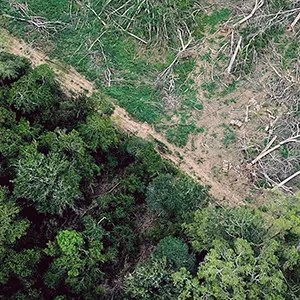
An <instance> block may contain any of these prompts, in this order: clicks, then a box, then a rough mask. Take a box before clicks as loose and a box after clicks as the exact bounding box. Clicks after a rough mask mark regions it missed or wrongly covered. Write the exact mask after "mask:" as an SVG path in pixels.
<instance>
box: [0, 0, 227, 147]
mask: <svg viewBox="0 0 300 300" xmlns="http://www.w3.org/2000/svg"><path fill="white" fill-rule="evenodd" d="M18 2H20V3H25V0H24V1H23V0H19V1H18ZM195 2H196V1H193V0H179V1H153V3H152V7H151V9H152V12H151V13H152V14H151V18H149V12H148V11H147V9H145V7H142V8H141V10H140V11H139V12H138V15H135V14H136V12H137V10H135V8H134V7H133V8H131V9H130V10H128V11H126V9H125V8H124V11H123V12H125V11H126V13H127V14H128V17H134V18H132V20H133V21H132V23H130V24H129V23H128V22H129V21H128V20H129V19H130V18H128V19H126V18H122V19H121V18H120V17H119V16H117V14H116V15H111V16H110V18H109V19H108V18H107V13H108V12H112V11H114V10H115V9H116V8H119V7H120V2H119V1H111V2H107V6H103V5H104V2H103V1H96V0H91V1H90V5H91V7H92V8H93V9H94V10H95V11H96V12H97V14H98V17H96V16H95V14H94V13H93V11H92V10H91V9H88V8H87V7H86V6H85V5H84V3H85V2H84V1H83V2H82V3H83V4H82V5H80V4H78V3H77V2H76V1H72V2H71V1H66V0H52V1H42V0H27V1H26V3H27V4H28V8H29V11H28V12H27V13H28V15H39V16H41V17H43V18H45V20H47V21H60V22H62V24H63V25H62V26H61V28H59V30H57V31H55V30H52V29H51V30H50V29H49V30H47V31H38V30H36V28H33V27H30V26H28V25H27V23H26V22H20V21H16V20H11V22H7V20H6V21H5V24H4V25H5V26H6V27H7V28H8V29H9V30H10V31H11V32H12V33H14V34H16V35H18V36H21V37H23V38H24V39H25V40H27V41H30V42H32V41H34V44H35V45H37V46H39V47H40V48H42V49H43V51H44V52H46V53H47V54H48V55H49V56H50V57H51V58H58V59H59V60H60V61H61V62H62V64H64V65H72V66H74V67H75V68H76V69H77V71H79V72H80V73H82V74H84V75H85V76H86V78H87V79H88V80H90V81H94V82H95V83H96V85H97V86H98V88H99V89H100V90H101V91H102V92H103V93H106V94H108V95H109V96H110V97H112V98H114V99H116V100H117V101H118V103H119V105H120V106H122V107H124V108H125V109H126V110H127V111H128V112H129V113H131V114H132V115H134V116H135V117H136V118H137V119H138V120H140V121H142V122H148V123H149V124H154V125H158V127H160V129H161V130H162V131H163V132H164V133H166V135H167V137H168V140H169V141H172V142H174V143H175V144H176V145H180V146H184V145H186V143H187V141H188V137H189V135H190V134H193V133H197V130H198V129H197V126H196V125H195V124H194V123H193V121H191V120H187V119H189V118H190V117H191V111H192V110H193V109H194V108H196V109H198V110H202V109H203V103H202V102H201V101H200V100H199V99H198V97H197V91H196V90H195V89H194V87H193V85H194V82H193V80H192V79H191V77H190V74H192V73H193V71H194V68H195V59H194V58H181V59H179V60H178V62H177V64H175V66H174V68H173V72H172V76H173V78H174V81H175V87H176V88H175V92H176V95H178V97H179V98H180V101H181V106H180V107H179V108H178V109H177V111H176V112H173V113H177V114H178V115H179V116H180V118H181V119H182V120H183V121H181V122H180V124H178V125H177V126H176V128H174V126H173V125H170V126H168V125H166V126H159V124H160V123H161V122H163V123H164V124H168V122H170V119H171V116H172V114H173V113H172V112H170V113H169V112H167V111H165V109H164V104H163V101H162V98H163V95H161V93H160V91H159V90H158V89H156V88H155V85H154V82H155V81H156V79H157V78H158V75H159V74H160V73H161V72H162V71H163V70H164V69H165V68H166V67H167V66H168V65H169V64H170V63H171V62H172V61H173V59H174V57H175V56H176V54H177V52H178V49H180V47H181V45H180V41H179V39H178V32H177V29H178V28H181V29H182V30H183V32H182V35H183V38H184V40H185V41H186V40H187V38H188V37H187V32H186V30H185V26H186V25H187V26H188V27H189V28H190V30H191V31H192V32H193V37H194V38H195V39H196V40H197V39H201V38H202V37H203V35H205V34H206V32H207V31H209V32H214V31H215V30H216V29H217V26H218V24H220V23H223V22H225V21H226V20H227V19H228V18H229V17H230V11H229V10H228V9H221V10H217V9H212V11H211V12H210V13H209V15H205V14H203V13H201V14H197V15H196V16H195V19H193V18H191V15H192V13H193V10H194V4H195ZM137 3H138V2H137ZM0 5H1V8H2V10H3V13H6V14H9V15H12V16H16V17H20V16H21V15H20V13H19V12H18V11H16V10H14V9H13V8H12V6H10V5H9V3H8V1H5V0H0ZM134 5H135V4H134ZM165 14H167V15H168V18H167V20H166V25H167V29H168V33H167V34H168V38H166V37H165V34H166V32H165V31H164V30H165V24H163V22H164V20H163V18H162V16H163V15H165ZM104 23H105V25H104ZM116 23H118V24H120V25H119V26H123V28H127V25H128V28H127V29H126V30H127V31H128V32H131V33H133V34H135V35H136V36H139V37H140V38H142V39H144V40H145V41H147V42H148V44H147V45H144V44H143V43H141V42H140V41H139V40H138V39H136V38H134V37H132V36H131V35H129V34H128V33H127V32H126V31H124V30H121V29H120V27H119V26H116V25H115V24H116ZM150 25H151V30H152V31H151V32H150V31H149V28H150V27H149V26H150ZM157 31H158V32H159V39H157V37H156V32H157ZM203 59H205V60H209V59H210V53H209V52H208V53H207V54H206V55H205V56H204V58H203ZM108 69H109V70H110V71H111V73H112V80H113V81H112V82H111V86H110V87H108V86H107V84H105V76H104V73H105V71H106V70H108ZM168 80H169V78H167V80H166V83H168ZM204 88H205V89H207V92H208V94H214V90H215V89H216V87H215V86H214V83H207V86H205V87H204ZM186 116H188V117H187V118H186Z"/></svg>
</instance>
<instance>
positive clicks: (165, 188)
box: [146, 174, 210, 218]
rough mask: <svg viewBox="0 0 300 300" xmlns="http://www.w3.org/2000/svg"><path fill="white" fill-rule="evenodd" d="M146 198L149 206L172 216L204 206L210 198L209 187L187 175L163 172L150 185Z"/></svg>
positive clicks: (180, 215) (181, 214)
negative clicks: (175, 175)
mask: <svg viewBox="0 0 300 300" xmlns="http://www.w3.org/2000/svg"><path fill="white" fill-rule="evenodd" d="M146 200H147V203H148V205H149V207H150V208H151V209H152V210H154V211H157V212H158V213H162V214H163V215H165V216H167V217H169V218H171V217H176V218H181V217H182V216H183V215H184V214H186V213H189V212H192V211H194V210H196V209H197V208H200V207H204V206H205V205H206V204H207V203H208V201H209V200H210V197H209V194H208V188H207V187H203V186H200V185H199V184H197V183H196V182H194V181H193V180H192V179H189V178H187V177H183V176H182V177H174V176H172V175H170V174H162V175H159V176H158V177H157V178H155V179H154V180H153V182H152V183H151V184H150V185H149V186H148V188H147V193H146Z"/></svg>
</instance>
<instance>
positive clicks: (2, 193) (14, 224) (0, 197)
mask: <svg viewBox="0 0 300 300" xmlns="http://www.w3.org/2000/svg"><path fill="white" fill-rule="evenodd" d="M19 212H20V209H19V207H18V206H17V205H16V204H15V203H14V202H13V201H12V200H10V199H9V198H8V196H7V190H6V189H5V188H3V187H0V256H1V255H2V254H3V252H4V251H5V249H6V247H7V246H9V245H14V244H15V243H16V241H17V240H18V239H20V238H21V237H22V236H23V235H24V234H25V233H26V230H27V228H28V227H29V222H28V221H27V220H25V219H21V218H19V216H18V215H19Z"/></svg>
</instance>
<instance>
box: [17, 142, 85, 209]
mask: <svg viewBox="0 0 300 300" xmlns="http://www.w3.org/2000/svg"><path fill="white" fill-rule="evenodd" d="M80 181H81V177H80V176H79V175H78V174H77V171H76V169H75V167H74V163H71V162H69V161H68V160H67V158H66V157H65V156H64V155H60V154H59V153H55V152H49V153H48V155H45V154H42V153H40V152H38V150H37V144H36V143H34V144H32V145H31V146H28V147H24V148H23V151H22V153H21V157H20V159H19V160H18V162H17V164H16V178H15V179H14V185H15V188H14V195H15V196H16V197H18V198H27V199H29V200H31V201H33V202H34V203H35V205H36V208H37V210H38V211H40V212H42V213H52V214H62V212H63V210H64V209H65V208H67V207H71V208H72V207H74V204H75V201H76V200H77V199H80V198H81V197H82V195H81V192H80Z"/></svg>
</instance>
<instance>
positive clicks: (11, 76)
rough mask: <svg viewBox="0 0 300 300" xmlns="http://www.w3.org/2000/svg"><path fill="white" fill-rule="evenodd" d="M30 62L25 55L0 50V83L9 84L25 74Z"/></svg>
mask: <svg viewBox="0 0 300 300" xmlns="http://www.w3.org/2000/svg"><path fill="white" fill-rule="evenodd" d="M29 70H30V62H29V60H28V59H26V58H25V57H21V56H17V55H13V54H10V53H7V52H0V84H10V83H12V82H14V81H17V80H18V79H19V78H20V77H22V76H23V75H25V74H27V73H28V71H29Z"/></svg>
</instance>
